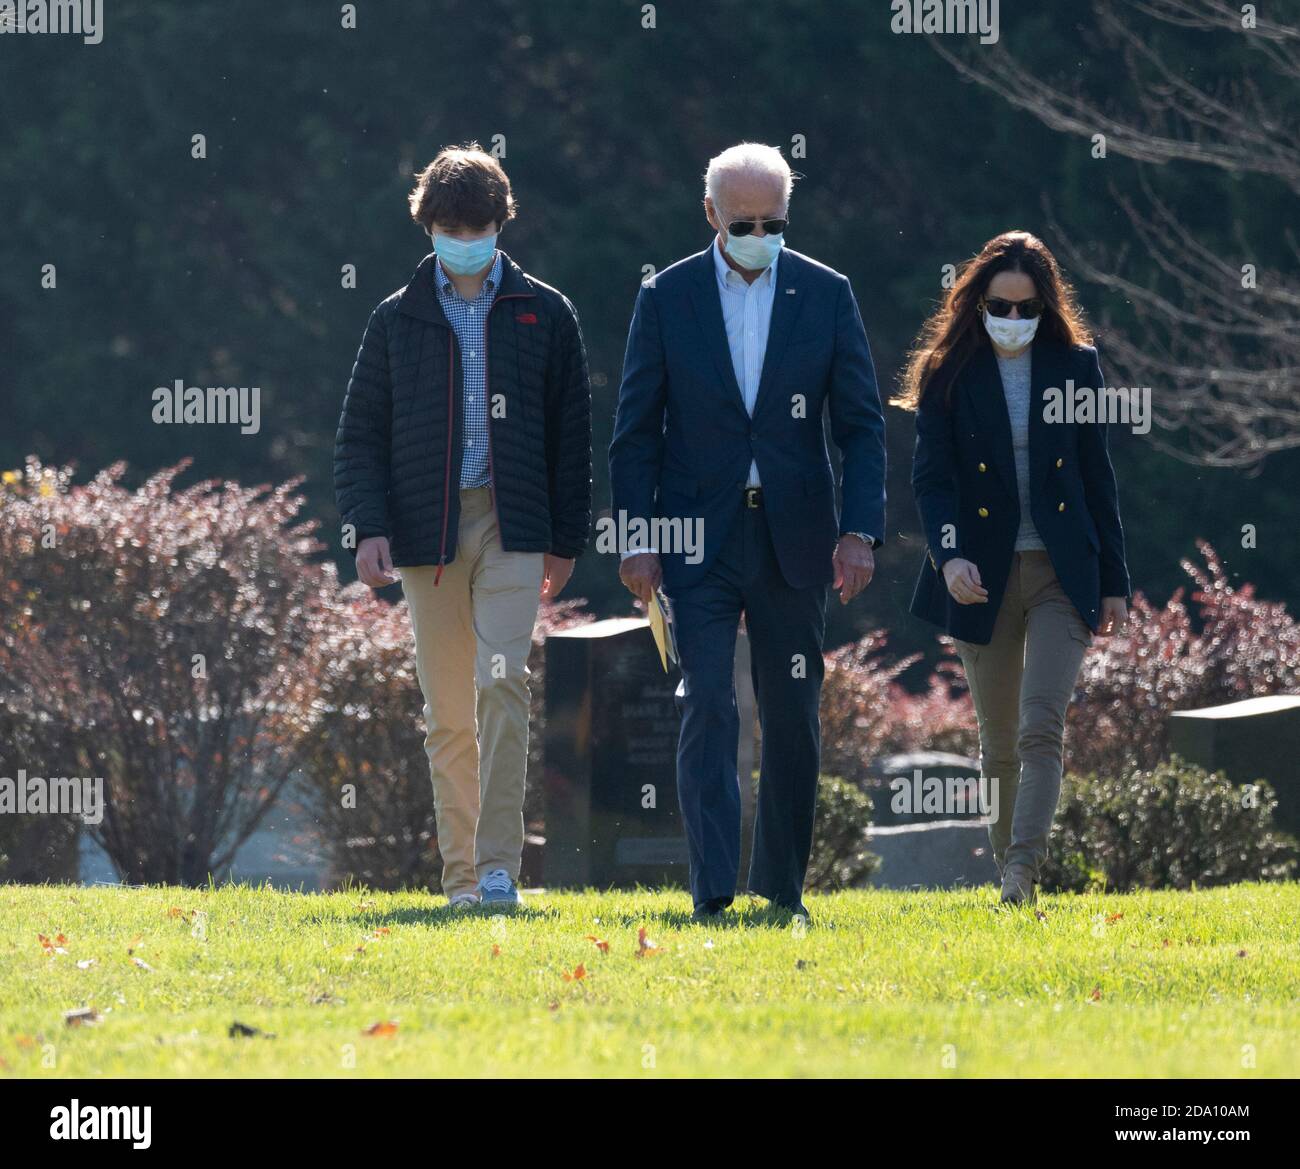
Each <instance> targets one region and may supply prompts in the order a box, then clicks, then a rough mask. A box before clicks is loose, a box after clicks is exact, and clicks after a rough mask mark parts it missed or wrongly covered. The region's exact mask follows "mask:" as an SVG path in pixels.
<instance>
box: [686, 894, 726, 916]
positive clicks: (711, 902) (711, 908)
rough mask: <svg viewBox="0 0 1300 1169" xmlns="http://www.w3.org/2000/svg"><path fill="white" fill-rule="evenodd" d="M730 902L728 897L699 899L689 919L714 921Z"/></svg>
mask: <svg viewBox="0 0 1300 1169" xmlns="http://www.w3.org/2000/svg"><path fill="white" fill-rule="evenodd" d="M730 904H731V898H730V897H710V898H709V899H708V900H707V901H701V902H700V903H699V905H697V906H696V907H695V911H694V912H693V913H692V914H691V920H692V921H716V920H717V919H718V918H719V917H721V916H722V914H723V912H724V911H725V910H726V908H727V906H728V905H730Z"/></svg>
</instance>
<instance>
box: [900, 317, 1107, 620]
mask: <svg viewBox="0 0 1300 1169" xmlns="http://www.w3.org/2000/svg"><path fill="white" fill-rule="evenodd" d="M1031 352H1032V358H1031V375H1030V404H1029V477H1030V491H1029V504H1030V511H1031V514H1032V517H1033V521H1034V527H1035V529H1037V531H1038V535H1039V537H1040V538H1041V539H1042V541H1043V543H1044V544H1045V545H1046V546H1047V552H1048V554H1049V555H1050V557H1051V560H1052V567H1053V568H1054V569H1055V570H1056V576H1057V579H1058V580H1059V581H1060V582H1061V587H1062V588H1063V589H1064V590H1065V594H1066V596H1068V597H1069V598H1070V600H1071V602H1073V604H1074V607H1075V608H1076V609H1077V610H1078V611H1079V615H1080V616H1081V617H1082V618H1083V619H1084V621H1085V622H1087V624H1088V625H1089V627H1091V628H1092V629H1093V630H1096V629H1097V626H1098V622H1099V620H1100V616H1101V598H1102V597H1127V596H1128V595H1129V578H1128V569H1127V567H1126V566H1125V562H1124V530H1123V528H1122V526H1121V525H1120V518H1119V499H1118V493H1117V491H1116V487H1115V471H1114V468H1113V467H1112V466H1111V461H1110V453H1109V451H1108V450H1107V444H1106V425H1105V424H1104V423H1095V422H1093V423H1084V422H1074V421H1072V420H1066V421H1060V422H1057V421H1050V422H1049V421H1048V420H1047V418H1046V417H1045V414H1044V406H1045V401H1044V394H1045V392H1046V391H1047V390H1048V389H1050V388H1052V387H1055V388H1057V389H1060V390H1064V389H1065V387H1066V381H1067V379H1070V378H1073V379H1074V384H1075V386H1076V387H1088V388H1089V389H1099V388H1100V387H1101V386H1103V385H1104V384H1105V383H1104V379H1103V378H1102V373H1101V365H1100V363H1099V361H1098V359H1097V351H1096V349H1094V348H1093V347H1092V346H1090V345H1081V346H1078V347H1075V348H1070V347H1068V346H1066V345H1064V344H1062V343H1060V342H1057V341H1053V340H1050V339H1048V338H1041V339H1037V340H1035V341H1034V344H1033V349H1032V351H1031ZM912 487H913V489H914V490H915V492H916V503H917V507H918V508H919V509H920V512H921V522H922V525H923V527H924V529H925V538H926V543H927V544H928V545H929V553H928V555H927V557H926V559H925V562H924V563H923V564H922V566H921V574H920V578H919V579H918V580H917V582H916V591H915V593H914V595H913V597H912V613H913V614H915V615H916V616H918V617H922V618H924V619H925V620H927V621H931V622H933V623H934V624H936V625H940V626H942V627H943V628H944V630H945V631H946V632H948V633H949V634H951V635H952V636H953V637H958V638H960V639H961V640H962V641H969V642H973V643H974V644H976V645H987V644H988V643H989V640H990V639H991V637H992V636H993V624H994V622H995V621H996V620H997V615H998V607H999V606H1000V605H1001V603H1002V596H1003V593H1004V592H1005V591H1006V586H1007V577H1008V575H1009V574H1010V571H1011V557H1012V553H1013V552H1014V550H1015V543H1016V534H1017V532H1018V531H1019V528H1020V496H1019V492H1018V490H1017V485H1016V464H1015V454H1014V452H1013V450H1012V446H1011V421H1010V418H1009V416H1008V414H1007V404H1006V397H1005V396H1004V394H1003V391H1002V379H1001V374H1000V373H999V371H998V363H997V358H996V356H995V355H994V353H993V349H992V347H991V346H990V345H988V344H987V343H986V344H984V345H982V346H981V347H980V348H979V349H978V350H977V351H976V353H975V355H974V356H973V357H972V358H971V359H970V361H969V362H968V363H967V365H966V368H965V369H963V370H962V371H961V372H960V373H959V374H958V375H957V377H956V379H955V380H954V382H953V385H952V394H951V402H950V404H945V402H944V396H943V394H942V393H941V392H939V387H938V386H936V387H935V389H934V392H932V393H929V394H926V395H924V396H923V397H922V400H921V406H920V409H919V410H918V411H917V419H916V454H915V458H914V460H913V463H912ZM945 536H947V538H945ZM954 557H961V558H962V559H963V560H970V561H972V562H973V563H974V564H975V566H976V567H977V568H978V569H979V573H980V581H981V583H982V584H983V585H984V587H985V588H986V589H988V593H989V598H988V602H987V604H982V605H959V604H958V603H957V602H956V601H955V600H953V598H952V596H951V594H950V593H949V592H948V587H947V585H946V584H945V582H944V579H943V572H942V569H943V566H944V564H945V563H947V562H948V561H949V560H951V559H953V558H954Z"/></svg>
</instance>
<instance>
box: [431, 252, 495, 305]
mask: <svg viewBox="0 0 1300 1169" xmlns="http://www.w3.org/2000/svg"><path fill="white" fill-rule="evenodd" d="M433 280H434V287H436V288H437V289H438V291H439V292H441V293H443V294H444V295H445V294H452V295H455V296H459V295H460V293H458V292H457V291H456V286H455V285H454V284H453V283H452V282H451V277H450V276H448V275H447V270H446V269H445V268H444V267H443V266H442V261H441V260H440V259H438V257H437V254H436V253H435V254H434V258H433ZM500 284H501V249H500V248H497V250H496V258H495V259H494V260H493V261H492V271H491V272H489V273H488V274H487V279H486V280H484V281H483V288H482V290H481V291H480V292H479V294H478V297H476V298H475V299H479V298H481V297H483V296H485V295H488V294H492V295H495V294H496V290H497V288H498V287H499V286H500Z"/></svg>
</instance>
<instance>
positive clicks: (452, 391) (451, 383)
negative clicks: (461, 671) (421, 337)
mask: <svg viewBox="0 0 1300 1169" xmlns="http://www.w3.org/2000/svg"><path fill="white" fill-rule="evenodd" d="M455 382H456V332H455V330H454V329H450V328H449V329H448V330H447V457H446V459H444V460H443V462H444V467H443V473H442V475H443V478H442V548H441V549H440V550H439V552H438V571H437V572H435V573H434V574H433V585H434V588H437V587H438V582H439V581H440V580H442V569H443V566H444V565H445V564H446V563H447V521H448V519H449V518H450V516H451V440H452V434H453V432H454V430H455V427H456V397H455V395H456V386H455ZM491 457H492V444H491V443H488V459H489V461H490V460H491Z"/></svg>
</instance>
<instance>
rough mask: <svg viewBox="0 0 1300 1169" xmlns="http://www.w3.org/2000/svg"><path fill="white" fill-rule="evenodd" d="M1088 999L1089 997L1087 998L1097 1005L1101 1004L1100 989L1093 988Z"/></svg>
mask: <svg viewBox="0 0 1300 1169" xmlns="http://www.w3.org/2000/svg"><path fill="white" fill-rule="evenodd" d="M1088 997H1089V998H1090V999H1091V1000H1092V1001H1093V1002H1094V1003H1099V1002H1101V987H1099V986H1094V987H1093V988H1092V994H1090V995H1089V996H1088Z"/></svg>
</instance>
